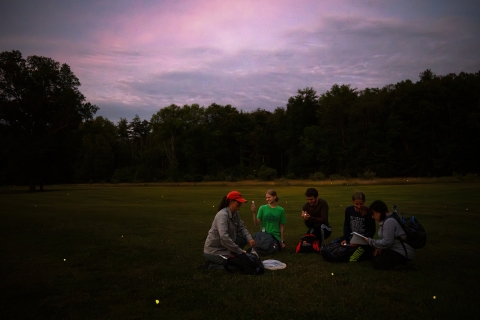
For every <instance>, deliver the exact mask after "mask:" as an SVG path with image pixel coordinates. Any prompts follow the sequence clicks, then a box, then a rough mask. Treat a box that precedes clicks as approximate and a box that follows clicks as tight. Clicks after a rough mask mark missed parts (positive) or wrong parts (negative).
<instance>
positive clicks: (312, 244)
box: [295, 232, 321, 253]
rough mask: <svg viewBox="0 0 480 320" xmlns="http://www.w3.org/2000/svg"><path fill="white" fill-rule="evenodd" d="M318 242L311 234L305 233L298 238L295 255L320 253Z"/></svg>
mask: <svg viewBox="0 0 480 320" xmlns="http://www.w3.org/2000/svg"><path fill="white" fill-rule="evenodd" d="M320 246H321V244H320V240H319V239H318V238H317V236H315V235H314V234H313V233H311V232H310V233H306V234H305V235H304V236H302V237H301V238H300V241H299V242H298V244H297V247H296V248H295V253H304V252H305V253H306V252H317V253H318V252H320V249H321V248H320Z"/></svg>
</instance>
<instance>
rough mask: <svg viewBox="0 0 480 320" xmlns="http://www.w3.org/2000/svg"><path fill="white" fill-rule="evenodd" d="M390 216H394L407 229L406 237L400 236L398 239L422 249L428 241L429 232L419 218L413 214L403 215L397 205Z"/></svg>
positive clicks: (414, 247) (404, 229)
mask: <svg viewBox="0 0 480 320" xmlns="http://www.w3.org/2000/svg"><path fill="white" fill-rule="evenodd" d="M389 218H393V219H395V220H397V222H398V223H399V224H400V226H401V227H402V229H403V231H405V235H406V237H405V238H400V237H399V238H398V240H400V241H402V242H405V243H406V244H408V245H409V246H410V247H412V248H413V249H421V248H423V247H424V246H425V244H426V243H427V233H426V232H425V228H424V227H423V226H422V225H421V224H420V222H419V221H418V219H417V218H415V217H414V216H411V217H409V218H407V217H401V216H400V215H399V214H398V209H397V206H396V205H395V204H394V205H393V212H392V214H391V215H390V217H389Z"/></svg>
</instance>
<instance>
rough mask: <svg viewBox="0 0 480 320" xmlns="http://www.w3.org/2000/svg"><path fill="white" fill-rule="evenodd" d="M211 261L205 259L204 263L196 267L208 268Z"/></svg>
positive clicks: (199, 268) (200, 268)
mask: <svg viewBox="0 0 480 320" xmlns="http://www.w3.org/2000/svg"><path fill="white" fill-rule="evenodd" d="M211 264H212V263H211V262H210V261H208V260H207V261H205V262H204V263H202V264H201V265H199V266H198V267H197V269H198V270H208V268H209V267H210V265H211Z"/></svg>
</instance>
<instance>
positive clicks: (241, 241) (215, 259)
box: [203, 234, 248, 269]
mask: <svg viewBox="0 0 480 320" xmlns="http://www.w3.org/2000/svg"><path fill="white" fill-rule="evenodd" d="M235 243H236V244H237V245H238V246H239V247H240V248H242V249H243V248H244V247H245V246H246V245H247V244H248V241H247V239H245V238H244V237H243V236H242V235H240V234H237V235H236V238H235ZM203 255H204V256H205V259H207V261H209V262H210V263H209V264H207V265H206V267H207V269H224V267H223V263H224V262H225V259H224V258H222V257H221V256H220V255H218V254H215V255H214V254H208V253H205V252H204V253H203Z"/></svg>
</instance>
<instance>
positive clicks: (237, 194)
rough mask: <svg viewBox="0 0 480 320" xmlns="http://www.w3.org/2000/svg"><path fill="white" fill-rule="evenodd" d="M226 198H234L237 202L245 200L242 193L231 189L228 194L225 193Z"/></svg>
mask: <svg viewBox="0 0 480 320" xmlns="http://www.w3.org/2000/svg"><path fill="white" fill-rule="evenodd" d="M227 199H230V200H235V201H238V202H247V200H245V199H244V198H243V197H242V194H241V193H240V192H238V191H231V192H230V193H229V194H227Z"/></svg>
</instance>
